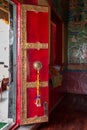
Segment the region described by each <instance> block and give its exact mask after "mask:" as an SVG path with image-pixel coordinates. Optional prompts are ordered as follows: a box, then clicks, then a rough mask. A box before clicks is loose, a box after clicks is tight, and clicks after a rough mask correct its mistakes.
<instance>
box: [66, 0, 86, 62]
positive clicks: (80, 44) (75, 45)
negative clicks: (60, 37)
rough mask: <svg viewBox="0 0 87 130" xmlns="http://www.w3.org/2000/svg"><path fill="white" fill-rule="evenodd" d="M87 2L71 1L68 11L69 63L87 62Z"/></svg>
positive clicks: (83, 0)
mask: <svg viewBox="0 0 87 130" xmlns="http://www.w3.org/2000/svg"><path fill="white" fill-rule="evenodd" d="M86 6H87V2H86V1H85V0H81V1H80V0H76V1H74V3H73V0H71V1H70V5H69V12H68V63H69V64H87V8H86Z"/></svg>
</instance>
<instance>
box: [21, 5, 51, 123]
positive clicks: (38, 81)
mask: <svg viewBox="0 0 87 130" xmlns="http://www.w3.org/2000/svg"><path fill="white" fill-rule="evenodd" d="M21 29H22V31H21V49H22V76H21V81H22V95H21V97H22V115H21V124H32V123H40V122H47V121H48V106H49V89H48V78H49V76H48V64H49V63H48V43H49V8H48V7H43V6H36V5H22V6H21Z"/></svg>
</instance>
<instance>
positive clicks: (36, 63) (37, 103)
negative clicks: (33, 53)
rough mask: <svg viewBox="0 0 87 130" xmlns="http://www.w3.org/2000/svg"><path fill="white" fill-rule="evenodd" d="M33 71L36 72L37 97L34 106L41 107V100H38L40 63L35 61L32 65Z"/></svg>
mask: <svg viewBox="0 0 87 130" xmlns="http://www.w3.org/2000/svg"><path fill="white" fill-rule="evenodd" d="M33 67H34V69H35V70H36V71H37V81H36V88H37V96H36V101H35V104H36V106H37V107H40V106H41V98H40V70H41V68H42V63H41V62H40V61H36V62H34V64H33Z"/></svg>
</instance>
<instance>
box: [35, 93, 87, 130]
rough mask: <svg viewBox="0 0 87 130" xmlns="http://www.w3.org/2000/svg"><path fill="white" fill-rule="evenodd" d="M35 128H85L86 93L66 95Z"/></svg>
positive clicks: (86, 116)
mask: <svg viewBox="0 0 87 130" xmlns="http://www.w3.org/2000/svg"><path fill="white" fill-rule="evenodd" d="M37 130H87V95H84V96H83V95H76V94H68V95H66V96H65V97H64V99H63V101H62V102H61V103H60V104H59V105H58V106H57V107H56V108H55V109H54V111H53V112H52V113H51V115H50V118H49V123H43V124H42V125H41V126H40V127H39V128H38V129H37Z"/></svg>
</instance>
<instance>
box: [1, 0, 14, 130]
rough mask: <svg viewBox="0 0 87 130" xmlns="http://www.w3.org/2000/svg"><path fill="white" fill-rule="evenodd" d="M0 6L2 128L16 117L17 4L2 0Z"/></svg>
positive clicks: (2, 129)
mask: <svg viewBox="0 0 87 130" xmlns="http://www.w3.org/2000/svg"><path fill="white" fill-rule="evenodd" d="M0 4H1V6H0V129H1V130H4V129H8V127H10V126H11V125H12V124H14V123H15V119H16V5H15V4H14V3H13V2H10V3H9V2H8V1H3V0H1V3H0Z"/></svg>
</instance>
